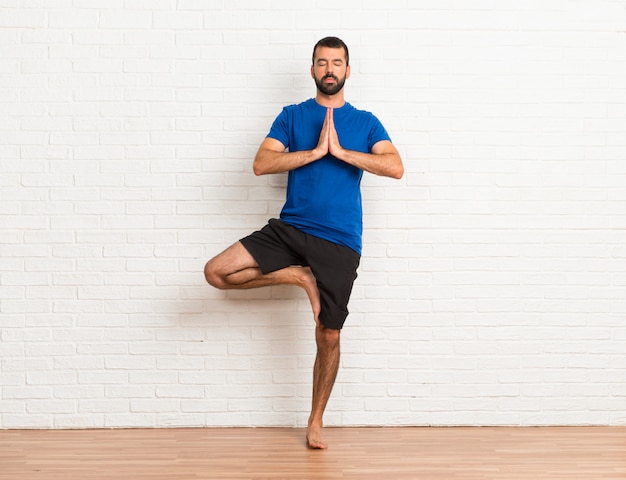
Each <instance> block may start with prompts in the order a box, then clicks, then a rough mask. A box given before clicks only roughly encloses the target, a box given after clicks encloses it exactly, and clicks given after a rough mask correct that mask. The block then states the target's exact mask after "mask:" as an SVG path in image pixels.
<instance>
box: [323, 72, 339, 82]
mask: <svg viewBox="0 0 626 480" xmlns="http://www.w3.org/2000/svg"><path fill="white" fill-rule="evenodd" d="M327 78H332V79H333V80H335V81H337V82H338V81H339V79H338V78H337V77H335V76H334V75H333V74H332V73H328V74H326V75H324V76H323V77H322V80H326V79H327Z"/></svg>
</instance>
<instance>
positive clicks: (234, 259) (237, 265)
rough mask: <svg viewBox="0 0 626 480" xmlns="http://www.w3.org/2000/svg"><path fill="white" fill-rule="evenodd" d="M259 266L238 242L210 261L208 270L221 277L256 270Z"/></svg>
mask: <svg viewBox="0 0 626 480" xmlns="http://www.w3.org/2000/svg"><path fill="white" fill-rule="evenodd" d="M258 266H259V264H258V263H257V261H256V260H255V259H254V257H253V256H252V255H251V254H250V252H248V250H246V248H245V247H244V246H243V244H242V243H241V242H236V243H234V244H233V245H231V246H230V247H228V248H227V249H226V250H224V251H223V252H222V253H220V254H218V255H216V256H215V257H213V258H212V259H211V260H209V261H208V263H207V265H206V268H207V269H209V270H212V271H214V272H217V273H219V274H221V275H230V274H231V273H235V272H239V271H241V270H245V269H246V268H255V267H258Z"/></svg>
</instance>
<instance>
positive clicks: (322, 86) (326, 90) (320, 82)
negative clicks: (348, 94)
mask: <svg viewBox="0 0 626 480" xmlns="http://www.w3.org/2000/svg"><path fill="white" fill-rule="evenodd" d="M328 78H333V79H334V80H335V83H333V84H328V83H324V80H326V79H328ZM345 83H346V77H343V78H342V79H341V80H339V79H338V78H337V77H335V76H334V75H331V74H328V75H324V76H323V77H322V78H319V79H318V78H317V77H316V78H315V85H316V86H317V89H318V90H319V91H320V92H322V93H323V94H324V95H335V94H336V93H338V92H339V91H341V89H342V88H343V86H344V84H345Z"/></svg>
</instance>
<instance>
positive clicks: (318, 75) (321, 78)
mask: <svg viewBox="0 0 626 480" xmlns="http://www.w3.org/2000/svg"><path fill="white" fill-rule="evenodd" d="M311 76H312V77H313V79H314V80H315V85H317V89H318V90H319V91H320V92H322V93H323V94H325V95H335V94H336V93H338V92H340V91H341V89H342V88H343V85H344V84H345V83H346V79H347V78H350V67H349V66H348V65H346V56H345V51H344V49H343V48H329V47H318V49H317V50H316V52H315V61H314V63H313V66H312V67H311Z"/></svg>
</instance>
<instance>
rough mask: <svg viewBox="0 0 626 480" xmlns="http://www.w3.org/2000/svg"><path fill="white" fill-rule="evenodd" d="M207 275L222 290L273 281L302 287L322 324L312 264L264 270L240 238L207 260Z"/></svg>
mask: <svg viewBox="0 0 626 480" xmlns="http://www.w3.org/2000/svg"><path fill="white" fill-rule="evenodd" d="M204 276H205V278H206V280H207V282H208V283H209V284H210V285H212V286H214V287H215V288H219V289H222V290H231V289H249V288H258V287H268V286H271V285H296V286H298V287H301V288H303V289H304V290H305V291H306V293H307V295H308V297H309V301H310V302H311V308H312V309H313V318H314V319H315V322H316V323H317V324H319V320H318V316H319V313H320V310H321V305H320V293H319V290H318V289H317V281H316V280H315V277H314V276H313V273H312V272H311V269H310V268H309V267H298V266H292V267H287V268H283V269H282V270H277V271H275V272H271V273H268V274H263V273H262V272H261V270H260V268H259V265H258V264H257V262H256V260H254V258H253V257H252V255H250V252H248V250H246V248H245V247H244V246H243V245H242V244H241V242H237V243H235V244H234V245H232V246H230V247H229V248H227V249H226V250H224V251H223V252H222V253H220V254H219V255H217V256H216V257H214V258H212V259H211V260H209V261H208V262H207V264H206V266H205V267H204Z"/></svg>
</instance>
